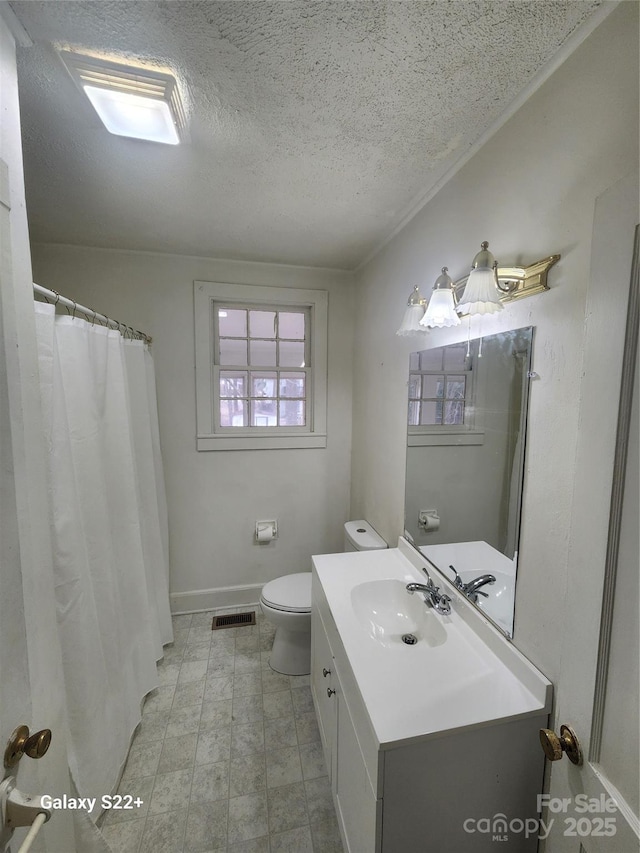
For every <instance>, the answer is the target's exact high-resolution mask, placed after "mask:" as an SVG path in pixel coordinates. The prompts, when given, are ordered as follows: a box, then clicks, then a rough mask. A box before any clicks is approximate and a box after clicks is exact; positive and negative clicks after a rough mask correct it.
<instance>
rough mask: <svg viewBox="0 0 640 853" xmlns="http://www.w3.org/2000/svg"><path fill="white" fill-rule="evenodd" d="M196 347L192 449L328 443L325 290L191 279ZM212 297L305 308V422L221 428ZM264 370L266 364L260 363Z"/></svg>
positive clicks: (274, 307)
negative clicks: (307, 327) (307, 362)
mask: <svg viewBox="0 0 640 853" xmlns="http://www.w3.org/2000/svg"><path fill="white" fill-rule="evenodd" d="M193 293H194V299H193V302H194V322H195V347H196V352H195V356H196V431H197V432H196V449H197V450H205V451H206V450H280V449H292V448H322V447H326V446H327V329H328V307H329V294H328V293H327V291H326V290H306V289H303V288H291V287H271V286H267V285H256V284H231V283H228V282H215V281H195V282H194V291H193ZM215 302H229V303H233V304H234V305H238V306H243V307H244V306H246V307H247V308H253V307H255V306H257V305H259V306H260V307H261V308H266V309H268V310H283V309H286V308H287V307H290V308H308V309H309V316H310V324H311V329H310V345H309V352H310V362H311V363H310V365H308V387H307V423H306V425H305V426H304V427H280V426H279V427H233V428H231V427H220V426H219V425H217V421H218V417H217V409H218V399H219V398H218V389H217V386H216V384H215V381H216V376H217V371H218V366H217V365H216V364H215V361H216V359H215V334H214V311H213V306H214V303H215ZM264 369H267V368H264Z"/></svg>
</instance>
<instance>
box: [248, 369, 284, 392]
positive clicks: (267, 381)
mask: <svg viewBox="0 0 640 853" xmlns="http://www.w3.org/2000/svg"><path fill="white" fill-rule="evenodd" d="M277 388H278V374H277V373H252V374H251V396H252V397H276V396H277Z"/></svg>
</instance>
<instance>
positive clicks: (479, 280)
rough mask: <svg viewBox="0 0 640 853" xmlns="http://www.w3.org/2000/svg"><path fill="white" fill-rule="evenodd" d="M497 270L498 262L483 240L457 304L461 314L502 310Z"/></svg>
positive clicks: (492, 312) (493, 312)
mask: <svg viewBox="0 0 640 853" xmlns="http://www.w3.org/2000/svg"><path fill="white" fill-rule="evenodd" d="M497 270H498V262H497V261H496V259H495V258H494V256H493V254H492V253H491V252H490V251H489V244H488V243H487V241H486V240H485V242H484V243H482V246H481V249H480V251H479V252H478V254H477V255H476V256H475V258H474V259H473V263H472V264H471V272H470V273H469V278H468V279H467V283H466V285H465V288H464V293H463V294H462V299H461V300H460V304H459V305H458V311H459V312H460V313H461V314H495V313H496V311H502V302H501V301H500V292H499V289H498V275H497Z"/></svg>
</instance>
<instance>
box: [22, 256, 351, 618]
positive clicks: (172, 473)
mask: <svg viewBox="0 0 640 853" xmlns="http://www.w3.org/2000/svg"><path fill="white" fill-rule="evenodd" d="M32 251H33V264H34V279H35V281H37V282H38V284H41V285H43V286H45V287H49V288H53V289H55V290H57V291H59V292H60V293H63V294H64V295H65V296H69V297H71V298H72V299H75V300H77V301H78V302H80V303H81V304H84V305H88V306H90V307H92V308H95V309H96V310H98V311H101V312H104V313H106V314H108V315H109V316H112V317H115V318H117V319H119V320H121V321H123V322H126V323H127V324H128V325H132V326H134V327H136V328H138V329H142V330H143V331H145V332H147V333H148V334H150V335H152V336H153V339H154V340H153V348H152V349H153V354H154V361H155V367H156V379H157V386H158V408H159V418H160V437H161V443H162V452H163V459H164V465H165V475H166V483H167V501H168V506H169V536H170V563H171V592H172V606H173V608H174V610H176V611H177V610H182V609H192V608H206V607H211V606H216V605H225V604H234V603H238V604H242V603H245V602H250V601H257V594H258V593H257V588H256V587H254V586H252V585H261V584H263V583H265V582H266V581H268V580H271V579H272V578H275V577H278V576H279V575H282V574H288V573H291V572H296V571H308V570H309V569H310V567H311V565H310V558H311V555H312V554H317V553H327V552H331V551H339V550H341V549H342V524H343V523H344V522H345V521H346V520H347V518H348V512H349V468H350V453H351V365H352V358H353V355H352V317H353V292H352V291H353V286H352V281H353V277H352V275H351V274H350V273H344V272H338V271H332V270H320V269H310V268H303V267H290V266H289V267H288V266H281V265H273V264H256V263H245V262H237V261H219V260H211V259H203V258H192V257H184V256H173V255H158V254H153V253H144V252H118V251H110V250H100V249H85V248H74V247H68V246H38V245H36V246H34V247H33V250H32ZM194 280H203V281H223V282H232V283H234V282H236V283H244V284H264V285H271V286H280V287H300V288H317V289H322V290H327V291H328V292H329V367H328V370H329V399H328V440H327V448H326V449H322V450H311V449H308V450H276V451H212V452H200V453H198V452H197V451H196V449H195V436H196V425H195V411H196V409H195V380H194V322H193V281H194ZM259 518H277V519H278V524H279V538H278V540H277V541H275V542H273V543H270V544H269V545H256V544H255V543H254V541H253V533H254V528H255V521H256V520H257V519H259ZM237 586H240V587H244V586H248V587H249V588H248V589H244V590H238V589H234V590H231V591H225V590H226V588H228V587H237ZM203 590H214V591H215V592H210V593H207V594H197V592H198V591H203ZM182 593H189V595H181V594H182ZM192 593H196V594H192Z"/></svg>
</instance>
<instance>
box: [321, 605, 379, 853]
mask: <svg viewBox="0 0 640 853" xmlns="http://www.w3.org/2000/svg"><path fill="white" fill-rule="evenodd" d="M326 616H327V614H326V613H325V619H326ZM330 625H331V627H330V628H329V629H328V630H327V629H326V628H325V625H324V622H323V619H322V616H321V614H320V610H319V609H318V608H314V609H313V613H312V619H311V636H312V655H311V692H312V695H313V700H314V704H315V707H316V713H317V716H318V725H319V728H320V735H321V738H322V746H323V749H324V756H325V762H326V765H327V772H328V774H329V779H330V781H331V788H332V791H333V795H334V799H335V803H336V811H337V813H338V814H339V820H340V824H341V829H342V831H343V833H344V834H345V835H346V836H347V837H348V839H349V850H351V851H352V853H356V851H358V853H359V851H363V853H364V851H369V850H370V851H374V850H379V849H380V847H379V844H378V842H377V840H376V836H377V834H378V833H377V830H378V825H379V818H380V815H381V806H382V803H381V800H379V799H378V797H377V785H375V786H374V785H373V784H372V782H371V778H370V775H369V772H370V770H369V769H368V768H367V763H366V762H365V758H364V755H363V751H362V747H361V745H360V741H361V740H362V741H364V745H365V750H368V757H369V764H370V767H371V768H374V769H375V768H376V763H377V755H376V749H375V746H374V744H373V740H372V736H370V737H369V738H367V734H366V731H367V726H368V721H367V718H366V715H364V714H363V708H362V707H361V706H359V701H361V700H359V697H357V694H355V693H354V692H353V689H351V690H349V689H348V688H347V690H346V691H345V687H344V685H345V684H349V674H348V672H347V669H346V661H345V658H344V652H341V650H340V646H339V640H338V639H337V632H336V631H335V626H333V625H332V623H330ZM330 636H331V640H330V639H329V637H330ZM334 649H335V650H336V651H335V652H334Z"/></svg>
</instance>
